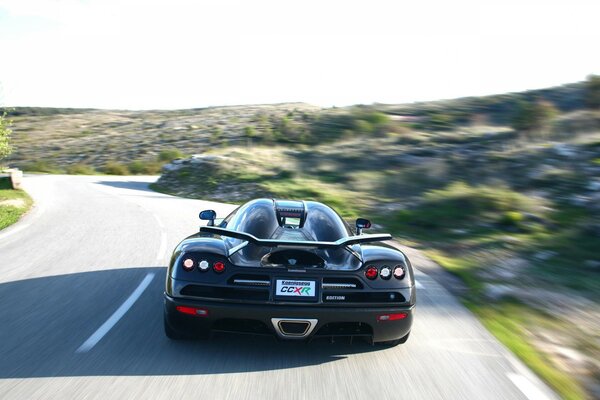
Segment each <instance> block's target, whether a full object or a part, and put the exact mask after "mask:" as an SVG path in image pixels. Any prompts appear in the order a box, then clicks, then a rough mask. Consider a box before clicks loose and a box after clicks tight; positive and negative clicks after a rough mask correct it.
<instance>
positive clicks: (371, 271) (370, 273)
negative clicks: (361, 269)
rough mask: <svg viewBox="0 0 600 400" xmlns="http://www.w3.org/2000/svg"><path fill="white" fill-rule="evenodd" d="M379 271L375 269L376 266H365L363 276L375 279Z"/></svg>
mask: <svg viewBox="0 0 600 400" xmlns="http://www.w3.org/2000/svg"><path fill="white" fill-rule="evenodd" d="M378 273H379V271H377V268H375V267H373V266H371V267H369V268H367V270H366V271H365V276H366V277H367V279H371V280H372V279H375V278H377V275H378Z"/></svg>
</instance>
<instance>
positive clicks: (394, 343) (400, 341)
mask: <svg viewBox="0 0 600 400" xmlns="http://www.w3.org/2000/svg"><path fill="white" fill-rule="evenodd" d="M409 336H410V332H408V333H407V334H406V335H405V336H402V337H401V338H400V339H395V340H387V341H385V342H377V343H375V344H377V345H378V346H382V347H395V346H398V345H399V344H404V343H406V341H407V340H408V337H409Z"/></svg>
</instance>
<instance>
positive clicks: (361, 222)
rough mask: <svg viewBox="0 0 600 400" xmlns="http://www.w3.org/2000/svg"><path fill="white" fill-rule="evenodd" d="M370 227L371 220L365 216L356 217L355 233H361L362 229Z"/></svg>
mask: <svg viewBox="0 0 600 400" xmlns="http://www.w3.org/2000/svg"><path fill="white" fill-rule="evenodd" d="M370 227H371V221H369V220H368V219H366V218H357V219H356V234H357V235H362V230H363V229H369V228H370Z"/></svg>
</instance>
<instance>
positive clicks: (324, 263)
mask: <svg viewBox="0 0 600 400" xmlns="http://www.w3.org/2000/svg"><path fill="white" fill-rule="evenodd" d="M389 237H390V236H389V235H359V236H353V235H352V230H351V229H350V227H349V226H348V225H347V224H346V223H345V222H344V220H343V219H342V218H340V217H339V215H338V214H337V213H335V211H333V210H332V209H331V208H329V207H327V206H325V205H324V204H321V203H317V202H312V201H311V202H308V201H307V202H297V201H288V200H286V201H279V200H271V199H258V200H253V201H250V202H248V203H246V204H245V205H243V206H241V207H239V208H238V209H236V210H235V211H234V212H233V213H232V214H230V215H229V216H228V217H227V218H226V219H225V220H224V222H223V223H221V224H220V226H219V227H215V228H212V227H202V228H201V229H200V232H199V233H197V234H195V235H192V236H190V237H188V238H186V239H185V240H183V241H182V242H181V243H180V244H179V245H178V246H177V247H176V248H175V251H174V252H173V256H172V257H171V262H170V265H169V268H168V273H167V280H166V288H165V329H166V330H167V334H168V335H170V336H175V335H177V336H188V335H192V336H194V335H195V334H201V335H205V334H207V333H209V332H215V331H233V332H240V333H254V334H275V335H277V336H279V337H280V338H283V339H310V338H314V337H321V336H362V337H367V338H369V339H370V340H372V341H373V342H388V341H397V340H402V339H404V340H405V339H406V338H407V337H408V333H409V332H410V328H411V325H412V318H413V311H414V306H415V303H416V291H415V282H414V275H413V270H412V266H411V264H410V261H409V260H408V258H407V257H406V256H405V255H404V254H403V253H402V252H401V251H399V250H397V249H396V248H393V247H391V246H389V245H386V244H384V243H380V242H379V241H380V240H382V239H385V238H389ZM365 242H366V243H365ZM370 242H372V243H370ZM367 271H369V272H367ZM373 271H376V273H375V276H374V277H373ZM367 275H369V277H368V276H367ZM305 328H306V329H305Z"/></svg>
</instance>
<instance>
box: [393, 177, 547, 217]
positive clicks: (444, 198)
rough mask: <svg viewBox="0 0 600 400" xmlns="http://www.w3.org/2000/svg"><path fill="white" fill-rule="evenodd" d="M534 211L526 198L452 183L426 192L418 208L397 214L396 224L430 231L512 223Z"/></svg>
mask: <svg viewBox="0 0 600 400" xmlns="http://www.w3.org/2000/svg"><path fill="white" fill-rule="evenodd" d="M534 208H535V203H533V201H532V200H531V199H530V198H528V197H527V196H524V195H522V194H520V193H517V192H514V191H512V190H510V189H508V188H506V187H493V186H470V185H468V184H466V183H464V182H455V183H452V184H451V185H449V186H447V187H446V188H444V189H439V190H432V191H430V192H427V193H426V194H425V196H424V199H423V202H422V203H421V204H420V205H419V206H418V207H416V208H414V209H412V210H403V211H400V212H399V214H398V222H399V223H405V224H413V225H415V226H417V227H424V228H434V229H437V228H452V227H456V226H465V225H472V224H473V223H482V222H483V223H495V222H498V221H499V220H505V221H509V222H510V223H514V222H518V221H520V220H519V218H522V214H521V212H531V211H533V210H534ZM517 214H518V215H517ZM499 215H500V216H501V217H499Z"/></svg>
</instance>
